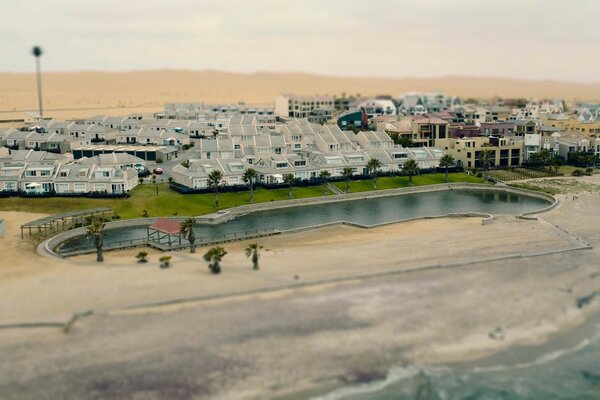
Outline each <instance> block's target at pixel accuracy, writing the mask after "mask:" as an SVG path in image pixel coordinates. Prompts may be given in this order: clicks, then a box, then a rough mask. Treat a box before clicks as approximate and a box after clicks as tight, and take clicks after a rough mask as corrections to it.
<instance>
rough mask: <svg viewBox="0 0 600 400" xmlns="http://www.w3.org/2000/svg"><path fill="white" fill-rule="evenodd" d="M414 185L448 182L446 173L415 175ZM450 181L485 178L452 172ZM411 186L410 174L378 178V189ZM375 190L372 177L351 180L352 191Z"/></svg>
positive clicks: (338, 184) (343, 185) (342, 188)
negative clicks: (409, 181)
mask: <svg viewBox="0 0 600 400" xmlns="http://www.w3.org/2000/svg"><path fill="white" fill-rule="evenodd" d="M412 180H413V183H412V186H424V185H434V184H438V183H446V178H445V174H443V173H439V174H424V175H418V176H413V178H412ZM448 182H450V183H464V182H466V183H484V182H483V178H478V177H476V176H474V175H467V174H465V173H462V172H460V173H450V174H448ZM334 185H335V186H337V187H338V188H339V189H340V190H342V191H345V190H346V182H344V181H343V182H335V183H334ZM409 186H411V185H410V184H409V183H408V176H392V177H389V176H382V177H379V178H377V189H376V190H382V189H395V188H403V187H409ZM370 190H373V183H372V181H371V179H365V180H360V181H352V182H350V193H357V192H367V191H370Z"/></svg>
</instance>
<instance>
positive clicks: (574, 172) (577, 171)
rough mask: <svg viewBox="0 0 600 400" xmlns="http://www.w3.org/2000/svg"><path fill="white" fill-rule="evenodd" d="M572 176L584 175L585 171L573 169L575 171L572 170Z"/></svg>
mask: <svg viewBox="0 0 600 400" xmlns="http://www.w3.org/2000/svg"><path fill="white" fill-rule="evenodd" d="M571 175H572V176H582V175H583V171H582V170H580V169H575V170H573V172H571Z"/></svg>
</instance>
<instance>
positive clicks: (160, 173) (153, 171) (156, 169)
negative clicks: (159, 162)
mask: <svg viewBox="0 0 600 400" xmlns="http://www.w3.org/2000/svg"><path fill="white" fill-rule="evenodd" d="M152 173H153V174H154V175H162V173H163V169H162V168H154V169H153V170H152Z"/></svg>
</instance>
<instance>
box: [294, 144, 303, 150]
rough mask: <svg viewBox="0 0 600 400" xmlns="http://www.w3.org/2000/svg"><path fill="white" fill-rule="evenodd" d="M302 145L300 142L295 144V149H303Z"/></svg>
mask: <svg viewBox="0 0 600 400" xmlns="http://www.w3.org/2000/svg"><path fill="white" fill-rule="evenodd" d="M301 148H302V145H301V144H300V143H296V144H294V149H301Z"/></svg>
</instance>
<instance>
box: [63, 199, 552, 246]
mask: <svg viewBox="0 0 600 400" xmlns="http://www.w3.org/2000/svg"><path fill="white" fill-rule="evenodd" d="M546 206H548V202H547V201H545V200H542V199H539V198H535V197H529V196H524V195H517V194H512V193H503V192H491V191H477V190H448V191H439V192H428V193H415V194H405V195H399V196H390V197H379V198H371V199H361V200H349V201H344V202H335V203H327V204H317V205H310V206H297V207H290V208H283V209H277V210H270V211H260V212H255V213H251V214H248V215H244V216H241V217H238V218H236V219H233V220H230V221H227V222H224V223H222V224H218V225H197V226H196V228H195V229H194V232H195V233H196V237H197V238H198V239H197V240H198V241H200V240H199V238H201V237H205V238H210V237H213V236H217V235H222V234H224V233H233V232H243V231H248V230H253V229H260V228H274V229H276V230H279V231H286V230H290V229H295V228H303V227H308V226H313V225H319V224H325V223H330V222H336V221H347V222H354V223H358V224H363V225H375V224H381V223H385V222H392V221H398V220H404V219H410V218H415V217H425V216H436V215H443V214H449V213H464V212H483V213H490V214H519V213H522V212H526V211H533V210H537V209H541V208H544V207H546ZM173 211H176V210H173ZM144 237H146V228H145V227H139V226H138V227H130V228H119V229H112V230H106V231H105V234H104V245H105V246H107V247H108V246H110V245H111V243H116V242H121V241H124V240H131V239H140V238H144ZM91 248H93V243H92V239H91V238H86V237H84V236H81V237H76V238H73V239H71V240H69V241H66V242H64V243H62V244H61V245H60V246H59V247H58V248H57V251H58V252H59V253H60V252H69V251H77V250H83V249H91Z"/></svg>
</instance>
